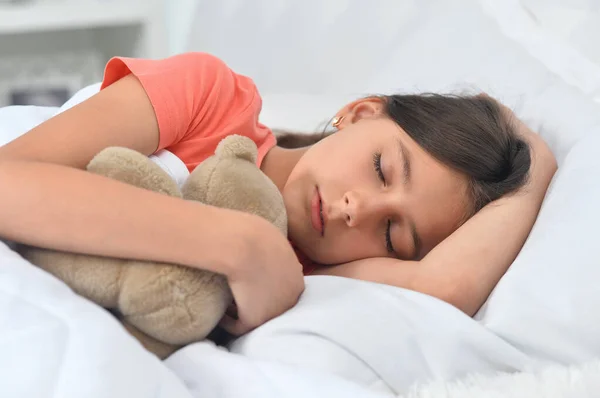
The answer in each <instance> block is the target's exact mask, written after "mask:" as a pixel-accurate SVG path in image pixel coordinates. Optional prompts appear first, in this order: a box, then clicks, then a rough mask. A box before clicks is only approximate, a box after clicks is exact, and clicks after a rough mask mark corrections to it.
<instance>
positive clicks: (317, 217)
mask: <svg viewBox="0 0 600 398" xmlns="http://www.w3.org/2000/svg"><path fill="white" fill-rule="evenodd" d="M310 207H311V217H310V219H311V223H312V226H313V228H314V229H315V231H317V232H318V233H319V234H320V235H321V236H324V235H325V220H324V218H323V200H322V198H321V193H320V192H319V187H315V192H314V194H313V197H312V200H311V206H310Z"/></svg>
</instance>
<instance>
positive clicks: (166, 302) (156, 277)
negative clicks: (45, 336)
mask: <svg viewBox="0 0 600 398" xmlns="http://www.w3.org/2000/svg"><path fill="white" fill-rule="evenodd" d="M256 157H257V148H256V145H255V144H254V142H253V141H252V140H250V139H249V138H246V137H242V136H229V137H227V138H225V139H224V140H223V141H221V143H220V144H219V146H218V147H217V150H216V152H215V155H213V156H212V157H210V158H208V159H206V160H205V161H204V162H202V163H201V164H200V165H199V166H198V167H196V168H195V169H194V171H193V172H192V173H191V175H190V176H189V177H188V179H187V181H186V183H185V184H184V186H183V187H182V189H181V190H180V189H179V187H178V186H177V184H176V183H175V181H174V180H173V179H172V178H171V177H170V176H169V175H168V174H167V173H166V172H164V171H163V170H162V169H161V168H160V167H159V166H157V165H156V164H155V163H153V162H152V161H151V160H150V159H148V158H147V157H146V156H144V155H142V154H140V153H138V152H135V151H132V150H129V149H125V148H117V147H113V148H108V149H105V150H104V151H102V152H100V153H99V154H98V155H97V156H96V157H95V158H94V159H93V160H92V161H91V162H90V163H89V165H88V166H87V170H88V171H90V172H92V173H96V174H100V175H103V176H106V177H110V178H113V179H116V180H119V181H122V182H125V183H128V184H132V185H135V186H138V187H141V188H145V189H149V190H153V191H157V192H162V193H164V194H167V195H172V196H178V197H182V198H184V199H186V200H196V201H199V202H202V203H206V204H209V205H213V206H218V207H225V208H231V209H236V210H240V211H244V212H249V213H252V214H256V215H259V216H262V217H264V218H266V219H267V220H269V221H271V222H272V223H273V224H275V225H276V226H277V227H278V228H279V229H280V230H281V233H283V234H284V235H286V234H287V216H286V212H285V206H284V203H283V198H282V197H281V194H280V193H279V190H278V189H277V187H276V186H275V185H274V184H273V183H272V182H271V180H270V179H269V178H268V177H267V176H266V175H265V174H263V173H262V171H261V170H260V169H259V168H258V167H257V166H256ZM90 227H91V228H92V227H93V226H90ZM205 227H206V228H209V226H203V225H202V220H198V228H205ZM18 250H19V252H20V253H21V255H22V256H23V257H25V258H26V259H27V260H29V261H30V262H31V263H33V264H35V265H37V266H39V267H41V268H43V269H45V270H46V271H48V272H50V273H52V274H53V275H55V276H56V277H58V278H60V279H61V280H63V281H64V282H65V283H66V284H67V285H69V286H70V287H71V288H72V289H73V290H74V291H75V292H76V293H78V294H80V295H82V296H84V297H87V298H88V299H90V300H92V301H94V302H96V303H97V304H99V305H101V306H103V307H105V308H108V309H111V310H113V311H115V312H116V313H117V314H119V318H120V319H121V321H122V322H123V325H124V326H125V327H126V328H127V330H129V331H130V333H131V334H132V335H134V336H135V337H136V338H137V339H138V340H139V341H140V342H141V343H142V344H143V345H144V346H145V347H146V348H147V349H148V350H150V351H152V352H153V353H155V354H156V355H157V356H159V357H160V358H164V357H166V356H168V355H169V354H171V353H172V352H173V351H174V350H176V349H177V348H179V347H181V346H183V345H186V344H189V343H192V342H194V341H200V340H202V339H204V338H205V337H206V336H207V335H208V334H209V333H210V332H211V331H212V330H213V329H214V328H215V326H216V325H217V324H218V322H219V320H220V319H221V318H222V316H223V315H224V313H225V311H226V309H227V307H228V306H229V305H230V304H231V303H232V295H231V291H230V290H229V287H228V285H227V281H226V278H225V277H223V276H222V275H219V274H214V273H211V272H208V271H203V270H198V269H192V268H188V267H181V266H178V265H173V264H164V263H155V262H148V261H131V260H125V259H117V258H108V257H97V256H90V255H81V254H74V253H66V252H59V251H54V250H46V249H41V248H36V247H31V246H20V247H19V249H18Z"/></svg>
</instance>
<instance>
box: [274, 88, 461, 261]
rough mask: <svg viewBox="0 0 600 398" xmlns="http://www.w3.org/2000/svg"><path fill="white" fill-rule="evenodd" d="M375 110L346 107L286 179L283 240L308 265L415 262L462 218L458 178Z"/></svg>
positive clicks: (365, 103) (378, 106)
mask: <svg viewBox="0 0 600 398" xmlns="http://www.w3.org/2000/svg"><path fill="white" fill-rule="evenodd" d="M381 110H382V103H381V102H380V101H379V100H375V99H370V100H360V101H357V102H355V103H352V104H350V105H348V106H347V107H346V108H344V109H343V110H342V111H341V112H340V113H338V116H343V119H342V122H341V123H340V125H339V126H338V128H339V131H338V132H337V133H335V134H333V135H331V136H329V137H327V138H325V139H323V140H321V141H320V142H318V143H317V144H315V145H313V146H312V147H311V148H310V149H308V150H307V151H306V153H305V154H304V155H303V156H302V158H301V159H300V160H299V162H298V163H297V164H296V166H295V167H294V169H293V170H292V172H291V174H290V175H289V177H288V180H287V182H286V184H285V186H284V189H283V197H284V201H285V205H286V208H287V212H288V223H289V237H290V239H291V240H292V242H294V244H295V245H296V246H297V247H298V249H300V250H301V251H302V252H303V253H304V254H305V255H307V256H308V257H309V258H311V259H312V260H313V261H316V262H318V263H321V264H341V263H346V262H349V261H354V260H359V259H364V258H373V257H396V258H399V259H404V260H412V259H419V258H421V257H423V256H424V255H425V254H426V253H427V252H429V251H430V250H431V249H432V248H433V247H434V246H436V245H437V244H438V243H440V242H441V241H442V240H443V239H444V238H446V237H447V236H449V235H450V234H451V233H452V232H453V231H454V230H455V229H456V228H457V227H458V226H459V225H460V223H461V221H462V220H463V219H464V216H465V214H466V213H467V210H468V206H467V204H468V199H467V198H468V196H467V191H466V186H467V185H466V180H465V179H464V177H462V176H461V175H460V174H459V173H458V172H455V171H453V170H451V169H449V168H448V167H446V166H444V165H443V164H441V163H440V162H438V161H437V160H435V159H434V158H433V157H432V156H431V155H429V154H428V153H426V152H425V151H424V150H423V149H421V147H420V146H419V145H418V144H416V143H415V142H414V141H413V140H412V139H411V138H410V137H409V136H408V135H407V134H406V133H405V132H404V131H403V130H402V129H401V128H400V127H399V126H398V125H397V124H396V123H394V122H393V121H392V120H390V119H389V118H386V117H383V116H381Z"/></svg>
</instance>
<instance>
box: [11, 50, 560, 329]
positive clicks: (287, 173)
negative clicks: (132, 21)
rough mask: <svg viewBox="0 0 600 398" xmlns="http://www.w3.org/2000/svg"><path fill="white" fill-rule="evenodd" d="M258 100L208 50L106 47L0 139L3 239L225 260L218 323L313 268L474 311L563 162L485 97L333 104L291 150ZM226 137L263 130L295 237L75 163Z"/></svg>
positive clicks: (199, 147) (295, 290) (233, 323)
mask: <svg viewBox="0 0 600 398" xmlns="http://www.w3.org/2000/svg"><path fill="white" fill-rule="evenodd" d="M260 110H261V97H260V94H259V92H258V91H257V88H256V86H255V85H254V83H253V81H252V80H251V79H250V78H249V77H246V76H243V75H240V74H238V73H236V72H235V71H233V70H231V69H230V68H229V67H228V66H227V65H226V64H225V63H224V62H223V61H222V60H220V59H218V58H216V57H214V56H212V55H210V54H205V53H185V54H180V55H176V56H173V57H170V58H166V59H163V60H145V59H132V58H114V59H112V60H111V61H110V62H109V63H108V64H107V65H106V70H105V75H104V79H103V82H102V86H101V90H100V92H99V93H98V94H95V95H94V96H92V97H91V98H89V99H87V100H85V101H84V102H82V103H80V104H78V105H76V106H75V107H73V108H71V109H69V110H67V111H66V112H64V113H61V114H59V115H57V116H55V117H53V118H51V119H49V120H47V121H46V122H44V123H42V124H41V125H39V126H37V127H35V128H34V129H32V130H31V131H29V132H28V133H26V134H25V135H23V136H21V137H19V138H18V139H16V140H14V141H12V142H10V143H9V144H7V145H5V146H3V147H1V148H0V186H11V187H14V188H13V189H11V190H10V191H5V192H3V194H2V195H1V196H0V237H2V238H6V239H9V240H14V241H19V242H23V243H27V244H30V245H35V246H40V247H47V248H52V249H57V250H67V251H73V252H79V253H86V254H95V255H106V256H116V257H123V258H132V259H143V260H153V261H161V262H170V263H177V264H182V265H185V266H189V267H202V268H205V269H208V270H210V271H213V272H217V273H221V274H223V275H225V276H226V277H227V278H228V280H229V283H230V286H231V289H232V292H233V295H234V298H235V303H236V306H237V313H238V316H237V317H236V319H234V318H232V317H230V316H226V317H225V318H224V319H223V322H222V324H223V326H224V327H225V329H227V330H228V331H229V332H230V333H232V334H236V335H239V334H242V333H245V332H247V331H249V330H251V329H253V328H255V327H257V326H259V325H261V324H262V323H264V322H266V321H267V320H269V319H271V318H273V317H275V316H278V315H280V314H281V313H283V312H284V311H286V310H287V309H289V308H290V307H292V306H293V305H294V304H295V303H296V302H297V300H298V298H299V296H300V294H301V293H302V291H303V289H304V279H303V276H304V275H307V274H327V275H338V276H343V277H348V278H358V279H363V280H369V281H374V282H378V283H384V284H390V285H394V286H399V287H403V288H408V289H412V290H415V291H419V292H422V293H425V294H429V295H431V296H434V297H437V298H439V299H441V300H444V301H446V302H448V303H450V304H452V305H454V306H456V307H457V308H459V309H460V310H462V311H464V312H465V313H467V314H469V315H473V314H474V313H475V312H476V311H477V310H478V309H479V308H480V306H481V305H482V304H483V302H484V301H485V300H486V298H487V297H488V295H489V294H490V292H491V290H492V289H493V288H494V286H495V285H496V283H497V282H498V280H499V279H500V278H501V276H502V275H503V274H504V272H505V271H506V270H507V268H508V267H509V266H510V264H511V263H512V261H513V260H514V259H515V257H516V255H517V254H518V252H519V251H520V249H521V247H522V245H523V244H524V242H525V240H526V238H527V236H528V234H529V231H530V230H531V228H532V226H533V224H534V221H535V219H536V216H537V213H538V211H539V209H540V206H541V203H542V200H543V198H544V195H545V193H546V189H547V188H548V185H549V183H550V180H551V178H552V176H553V174H554V172H555V171H556V167H557V166H556V161H555V159H554V157H553V155H552V153H551V152H550V149H549V148H548V146H547V145H546V144H545V143H544V142H543V141H542V139H541V138H540V137H539V136H538V135H537V134H535V133H533V132H532V131H530V130H529V129H528V128H527V126H525V125H524V124H523V123H522V122H520V121H519V120H518V119H517V118H516V117H515V116H514V115H513V113H512V112H511V111H510V110H509V109H508V108H506V107H504V106H503V105H501V104H500V103H498V102H497V101H495V100H494V99H492V98H491V97H489V96H486V95H478V96H449V95H437V94H427V95H425V94H423V95H389V96H383V95H382V96H369V97H365V98H357V99H356V100H355V101H353V102H351V103H347V104H340V109H339V111H338V112H337V114H335V115H331V116H332V117H333V124H332V125H333V128H334V129H335V133H333V134H330V135H327V136H326V137H324V138H323V139H322V140H320V141H318V142H315V143H313V144H311V145H307V146H302V147H299V148H284V147H282V146H278V145H277V140H276V137H275V135H274V134H273V132H272V131H271V130H270V129H269V127H268V126H265V125H263V124H261V123H260V122H259V121H258V119H259V113H260ZM230 134H240V135H245V136H247V137H250V138H251V139H252V140H253V141H254V142H255V143H256V144H257V146H258V148H259V156H258V160H257V163H258V165H259V166H260V168H261V169H262V170H263V171H264V173H265V174H266V175H267V176H268V177H270V178H271V179H272V181H273V182H274V183H275V184H276V186H277V187H278V188H279V189H280V191H281V192H282V194H283V197H284V201H285V205H286V210H287V213H288V219H289V238H290V241H288V240H287V239H285V238H284V237H283V236H282V235H281V233H280V232H279V231H278V230H277V229H276V228H275V227H274V226H273V225H271V224H270V223H268V222H267V221H265V220H263V219H261V218H259V217H256V216H252V215H249V214H247V213H240V212H236V211H233V210H228V209H223V208H215V207H211V206H207V205H203V204H200V203H197V202H191V201H184V200H181V199H177V198H173V197H168V196H166V195H161V194H158V193H154V192H150V191H146V190H142V189H139V188H136V187H133V186H130V185H126V184H123V183H120V182H117V181H114V180H110V179H108V178H104V177H101V176H98V175H94V174H91V173H88V172H85V171H84V170H83V169H84V168H85V166H86V164H87V163H88V162H89V161H90V159H91V158H92V157H93V156H94V155H95V154H96V153H98V152H99V151H100V150H102V149H103V148H106V147H108V146H123V147H128V148H131V149H134V150H137V151H139V152H142V153H144V154H146V155H151V154H153V153H155V152H157V151H159V150H161V149H168V150H169V151H171V152H172V153H174V154H175V155H177V156H178V157H179V158H180V159H181V160H182V161H183V162H184V163H185V165H186V166H187V168H188V169H189V170H192V169H193V168H194V167H195V166H196V165H198V164H199V163H200V162H202V161H203V160H204V159H205V158H206V157H208V156H210V155H211V154H212V153H213V152H214V149H215V147H216V145H217V144H218V142H219V141H220V140H221V139H222V138H223V137H225V136H227V135H230ZM149 215H150V216H149ZM198 224H201V225H203V226H204V228H200V229H199V228H198V227H197V226H198ZM89 225H94V226H95V227H94V228H93V229H91V228H89V227H88V226H89ZM290 243H291V244H290Z"/></svg>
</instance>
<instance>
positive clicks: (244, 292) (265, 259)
mask: <svg viewBox="0 0 600 398" xmlns="http://www.w3.org/2000/svg"><path fill="white" fill-rule="evenodd" d="M239 216H240V218H239V219H238V220H236V224H237V227H236V232H235V233H234V234H235V235H236V236H235V237H234V239H236V243H235V245H234V246H236V250H231V251H230V253H228V254H231V255H232V256H231V260H230V261H233V264H231V269H233V270H234V271H232V272H231V274H230V275H228V280H229V286H230V288H231V291H232V293H233V297H234V300H235V311H237V319H236V318H234V317H233V316H232V314H231V312H228V314H227V315H225V317H224V318H223V320H222V321H221V326H222V327H223V328H224V329H225V330H227V332H229V333H231V334H233V335H241V334H244V333H247V332H249V331H250V330H252V329H254V328H256V327H258V326H260V325H262V324H263V323H265V322H267V321H269V320H270V319H272V318H274V317H276V316H279V315H281V314H282V313H283V312H285V311H287V310H288V309H290V308H291V307H292V306H294V305H295V304H296V303H297V302H298V299H299V297H300V294H301V293H302V292H303V290H304V275H303V273H302V265H301V264H300V263H299V261H298V259H297V257H296V254H295V253H294V250H293V249H292V247H291V245H290V243H289V242H288V240H287V239H286V238H285V237H284V236H283V235H282V234H281V232H280V231H279V230H278V229H277V228H276V227H275V226H273V225H272V224H270V223H269V222H268V221H266V220H264V219H262V218H260V217H257V216H252V215H249V214H240V215H239Z"/></svg>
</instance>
